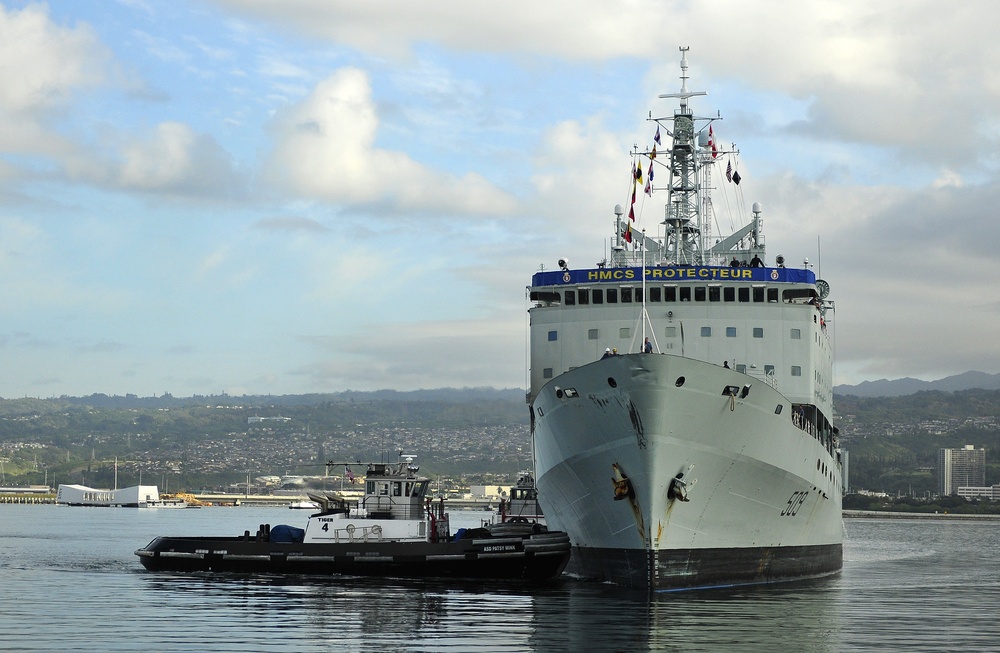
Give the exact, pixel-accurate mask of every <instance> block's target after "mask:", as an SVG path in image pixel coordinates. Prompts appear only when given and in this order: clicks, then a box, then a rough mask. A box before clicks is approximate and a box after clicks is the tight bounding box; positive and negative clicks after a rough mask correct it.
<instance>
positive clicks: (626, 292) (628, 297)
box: [621, 288, 642, 304]
mask: <svg viewBox="0 0 1000 653" xmlns="http://www.w3.org/2000/svg"><path fill="white" fill-rule="evenodd" d="M621 293H622V304H631V303H632V289H631V288H622V289H621ZM639 301H642V300H641V299H640V300H639Z"/></svg>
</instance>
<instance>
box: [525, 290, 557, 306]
mask: <svg viewBox="0 0 1000 653" xmlns="http://www.w3.org/2000/svg"><path fill="white" fill-rule="evenodd" d="M531 301H533V302H544V303H546V304H558V303H559V293H557V292H552V291H550V290H532V291H531Z"/></svg>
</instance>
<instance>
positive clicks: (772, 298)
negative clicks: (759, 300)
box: [767, 288, 778, 304]
mask: <svg viewBox="0 0 1000 653" xmlns="http://www.w3.org/2000/svg"><path fill="white" fill-rule="evenodd" d="M767 301H768V303H769V304H777V303H778V289H777V288H768V289H767Z"/></svg>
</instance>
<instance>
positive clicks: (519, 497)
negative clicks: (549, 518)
mask: <svg viewBox="0 0 1000 653" xmlns="http://www.w3.org/2000/svg"><path fill="white" fill-rule="evenodd" d="M500 522H501V523H515V524H516V523H522V524H544V523H545V515H544V514H543V513H542V507H541V506H540V505H539V504H538V490H537V489H536V488H535V477H534V474H532V472H531V471H530V470H525V471H523V472H521V473H520V475H519V476H518V478H517V485H514V486H513V487H511V488H510V497H509V498H505V499H501V500H500Z"/></svg>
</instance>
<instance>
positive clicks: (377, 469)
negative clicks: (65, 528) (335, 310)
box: [135, 456, 570, 581]
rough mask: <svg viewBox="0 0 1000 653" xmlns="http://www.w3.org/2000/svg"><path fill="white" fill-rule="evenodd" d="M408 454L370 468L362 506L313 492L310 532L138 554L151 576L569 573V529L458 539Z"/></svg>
mask: <svg viewBox="0 0 1000 653" xmlns="http://www.w3.org/2000/svg"><path fill="white" fill-rule="evenodd" d="M403 458H404V460H402V461H401V462H398V463H396V464H388V463H372V464H370V465H368V471H367V474H366V475H365V492H364V495H363V496H362V497H361V498H360V499H358V500H356V501H351V500H348V499H346V498H344V497H343V496H342V495H339V494H336V493H327V494H322V495H320V494H310V495H309V498H310V499H312V500H313V501H315V502H316V503H317V504H318V506H319V508H318V512H316V513H314V514H312V515H310V516H309V518H308V521H307V522H306V525H305V528H304V529H302V528H298V527H295V526H289V525H278V526H274V527H272V526H270V525H269V524H261V525H260V526H259V527H258V528H257V531H256V532H255V533H251V532H250V531H249V530H247V531H245V532H244V533H243V535H238V536H223V537H175V536H164V537H157V538H155V539H153V540H152V541H151V542H150V543H149V544H147V545H146V546H144V547H143V548H141V549H139V550H137V551H136V552H135V554H136V555H137V556H138V557H139V561H140V562H141V563H142V565H143V566H144V567H145V568H146V569H149V570H151V571H180V572H189V571H199V572H238V573H266V574H302V575H333V574H345V575H357V576H395V577H414V578H416V577H420V578H472V579H491V580H530V581H542V580H549V579H553V578H556V577H558V576H559V575H560V574H561V573H562V571H563V569H564V568H565V567H566V563H567V562H568V561H569V555H570V543H569V537H568V536H567V535H566V533H562V532H557V531H549V530H548V529H547V528H546V527H545V526H543V525H541V524H537V523H536V524H519V525H518V526H519V528H517V529H513V530H512V529H509V528H507V529H494V527H493V526H490V525H487V526H484V527H482V528H472V529H464V528H461V529H458V530H457V531H456V532H455V533H452V532H451V529H450V524H449V518H448V513H446V512H445V510H444V499H443V498H441V499H440V500H439V501H438V502H437V503H435V502H434V500H433V499H432V498H431V497H429V496H427V492H428V486H429V484H430V479H428V478H427V477H424V476H417V474H416V472H417V471H418V468H417V467H416V465H414V464H413V457H412V456H404V457H403ZM496 526H498V527H500V526H504V525H503V524H498V525H496Z"/></svg>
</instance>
